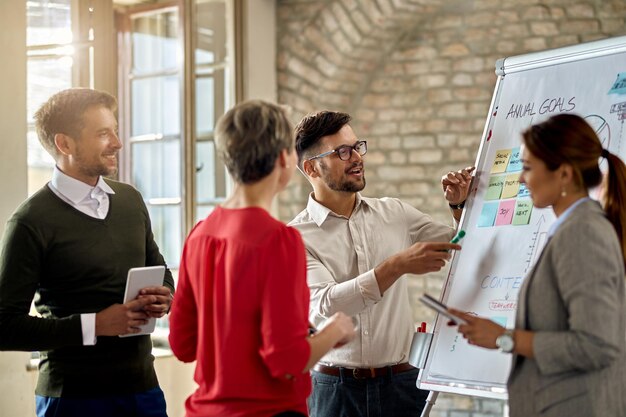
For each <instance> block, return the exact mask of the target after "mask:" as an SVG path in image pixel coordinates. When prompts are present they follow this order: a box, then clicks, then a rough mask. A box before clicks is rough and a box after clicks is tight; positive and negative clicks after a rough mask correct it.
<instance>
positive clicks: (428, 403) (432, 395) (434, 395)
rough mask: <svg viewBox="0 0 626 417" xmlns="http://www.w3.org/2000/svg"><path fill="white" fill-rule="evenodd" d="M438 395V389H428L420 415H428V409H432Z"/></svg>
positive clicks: (425, 416)
mask: <svg viewBox="0 0 626 417" xmlns="http://www.w3.org/2000/svg"><path fill="white" fill-rule="evenodd" d="M438 396H439V391H430V392H429V393H428V398H426V405H425V406H424V409H423V410H422V415H421V416H420V417H428V416H430V410H432V408H433V406H434V405H435V401H437V397H438Z"/></svg>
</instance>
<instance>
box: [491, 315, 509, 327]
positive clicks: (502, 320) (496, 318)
mask: <svg viewBox="0 0 626 417" xmlns="http://www.w3.org/2000/svg"><path fill="white" fill-rule="evenodd" d="M491 321H493V322H495V323H498V324H499V325H500V326H502V327H506V322H507V321H508V320H507V318H506V317H500V316H494V317H492V318H491Z"/></svg>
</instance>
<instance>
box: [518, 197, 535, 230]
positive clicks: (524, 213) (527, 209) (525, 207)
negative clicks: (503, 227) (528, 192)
mask: <svg viewBox="0 0 626 417" xmlns="http://www.w3.org/2000/svg"><path fill="white" fill-rule="evenodd" d="M532 212H533V202H532V201H531V200H530V199H528V198H525V199H521V200H517V202H516V203H515V213H513V224H515V225H524V224H528V223H529V222H530V214H531V213H532Z"/></svg>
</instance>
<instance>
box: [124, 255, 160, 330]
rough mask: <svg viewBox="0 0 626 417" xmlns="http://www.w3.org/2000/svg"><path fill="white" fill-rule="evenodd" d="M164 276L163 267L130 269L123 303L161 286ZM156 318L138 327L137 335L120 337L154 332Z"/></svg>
mask: <svg viewBox="0 0 626 417" xmlns="http://www.w3.org/2000/svg"><path fill="white" fill-rule="evenodd" d="M164 276H165V266H164V265H157V266H144V267H140V268H131V269H129V270H128V278H126V291H125V292H124V301H123V302H124V303H127V302H128V301H132V300H134V299H135V298H137V296H138V295H139V291H141V290H142V289H143V288H146V287H155V286H160V285H163V277H164ZM155 325H156V318H150V319H148V323H146V324H144V325H143V326H139V328H140V329H141V330H140V331H139V333H129V334H122V335H120V337H129V336H139V335H142V334H150V333H152V332H153V331H154V326H155Z"/></svg>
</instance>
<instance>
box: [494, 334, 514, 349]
mask: <svg viewBox="0 0 626 417" xmlns="http://www.w3.org/2000/svg"><path fill="white" fill-rule="evenodd" d="M513 331H514V330H513V329H506V330H505V331H504V333H502V334H501V335H500V336H498V338H497V339H496V346H497V347H498V350H499V351H500V352H504V353H511V352H513V349H514V348H515V339H514V338H513Z"/></svg>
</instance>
